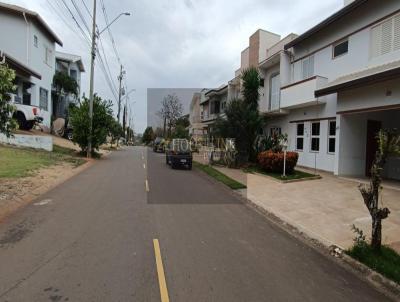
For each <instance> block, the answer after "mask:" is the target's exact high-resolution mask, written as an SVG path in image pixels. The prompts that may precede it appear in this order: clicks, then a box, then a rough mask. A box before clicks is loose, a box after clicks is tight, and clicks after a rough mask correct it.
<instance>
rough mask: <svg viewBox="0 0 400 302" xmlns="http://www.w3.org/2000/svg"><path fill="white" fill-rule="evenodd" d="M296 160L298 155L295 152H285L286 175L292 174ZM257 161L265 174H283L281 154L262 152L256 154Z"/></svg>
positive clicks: (282, 156) (282, 157)
mask: <svg viewBox="0 0 400 302" xmlns="http://www.w3.org/2000/svg"><path fill="white" fill-rule="evenodd" d="M298 158H299V154H298V153H297V152H286V173H287V174H290V173H293V171H294V167H295V166H296V164H297V160H298ZM257 159H258V164H259V165H260V167H261V169H263V170H265V171H266V172H275V173H282V172H283V160H284V154H283V152H272V151H271V150H269V151H264V152H261V153H259V154H258V156H257Z"/></svg>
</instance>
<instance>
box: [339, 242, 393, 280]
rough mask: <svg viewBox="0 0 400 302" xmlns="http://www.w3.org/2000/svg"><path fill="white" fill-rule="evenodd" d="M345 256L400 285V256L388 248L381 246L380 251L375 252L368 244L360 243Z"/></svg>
mask: <svg viewBox="0 0 400 302" xmlns="http://www.w3.org/2000/svg"><path fill="white" fill-rule="evenodd" d="M346 254H348V255H349V256H351V257H352V258H354V259H356V260H358V261H360V262H361V263H363V264H365V265H366V266H368V267H369V268H371V269H373V270H375V271H377V272H378V273H381V274H382V275H384V276H385V277H387V278H389V279H391V280H393V281H395V282H397V283H398V284H400V255H399V254H397V253H396V252H395V251H394V250H393V249H391V248H390V247H387V246H382V247H381V251H380V252H376V251H374V250H373V249H372V248H371V247H370V246H369V245H368V244H366V243H361V244H357V245H354V246H353V247H352V248H351V249H349V250H347V251H346Z"/></svg>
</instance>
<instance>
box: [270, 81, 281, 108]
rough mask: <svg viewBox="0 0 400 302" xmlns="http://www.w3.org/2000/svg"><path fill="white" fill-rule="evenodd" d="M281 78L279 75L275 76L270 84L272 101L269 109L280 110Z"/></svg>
mask: <svg viewBox="0 0 400 302" xmlns="http://www.w3.org/2000/svg"><path fill="white" fill-rule="evenodd" d="M280 86H281V85H280V76H279V74H276V75H273V76H272V77H271V82H270V100H269V109H270V110H277V109H279V106H280V105H279V103H280V98H281V87H280Z"/></svg>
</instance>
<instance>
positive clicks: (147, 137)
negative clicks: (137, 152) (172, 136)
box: [142, 126, 154, 145]
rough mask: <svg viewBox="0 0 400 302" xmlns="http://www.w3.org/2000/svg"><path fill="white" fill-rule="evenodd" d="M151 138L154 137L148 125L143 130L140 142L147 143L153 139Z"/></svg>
mask: <svg viewBox="0 0 400 302" xmlns="http://www.w3.org/2000/svg"><path fill="white" fill-rule="evenodd" d="M153 139H154V132H153V127H151V126H149V127H147V128H146V129H145V130H144V132H143V136H142V143H144V144H146V145H148V144H150V143H151V142H152V141H153Z"/></svg>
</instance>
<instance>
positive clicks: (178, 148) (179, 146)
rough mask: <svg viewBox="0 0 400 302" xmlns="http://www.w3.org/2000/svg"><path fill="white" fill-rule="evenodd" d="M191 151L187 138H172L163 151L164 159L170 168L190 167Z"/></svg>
mask: <svg viewBox="0 0 400 302" xmlns="http://www.w3.org/2000/svg"><path fill="white" fill-rule="evenodd" d="M192 160H193V157H192V151H191V150H190V144H189V141H188V140H187V139H176V138H175V139H173V140H172V141H171V142H170V144H169V145H168V148H167V149H166V151H165V161H166V163H167V164H168V165H170V166H171V168H172V169H175V168H177V167H187V168H188V169H189V170H191V169H192Z"/></svg>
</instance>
